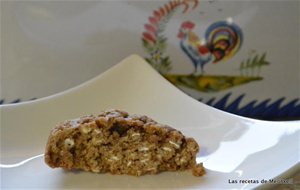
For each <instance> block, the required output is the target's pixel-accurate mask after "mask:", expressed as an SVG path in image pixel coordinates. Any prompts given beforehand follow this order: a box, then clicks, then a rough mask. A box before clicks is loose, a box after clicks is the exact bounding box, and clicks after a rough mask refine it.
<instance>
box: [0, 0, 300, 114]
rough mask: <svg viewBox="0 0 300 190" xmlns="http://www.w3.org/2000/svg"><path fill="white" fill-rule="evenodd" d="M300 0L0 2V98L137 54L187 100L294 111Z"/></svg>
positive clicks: (69, 81)
mask: <svg viewBox="0 0 300 190" xmlns="http://www.w3.org/2000/svg"><path fill="white" fill-rule="evenodd" d="M299 18H300V16H299V1H246V0H245V1H218V0H209V1H198V0H179V1H170V2H169V1H113V2H111V1H89V2H75V1H70V2H65V1H55V2H50V1H39V2H37V1H35V2H20V1H12V2H11V1H1V26H2V27H1V53H2V59H1V70H2V71H1V97H0V99H5V102H6V103H9V102H12V101H14V100H17V101H18V99H21V101H26V100H30V99H32V98H42V97H45V96H48V95H51V94H55V93H58V92H61V91H63V90H66V89H69V88H71V87H74V86H76V85H78V84H80V83H82V82H84V81H86V80H88V79H91V78H93V77H95V76H97V75H98V74H100V73H102V72H104V71H106V70H107V69H109V68H110V67H112V66H113V65H115V64H116V63H118V62H119V61H120V60H122V59H123V58H124V57H126V56H128V55H130V54H132V53H135V54H139V55H141V56H142V57H143V58H145V59H146V60H147V61H148V62H149V64H150V65H152V66H153V67H154V68H155V69H156V70H157V71H159V72H160V73H161V75H162V76H164V77H165V78H166V79H168V80H169V81H171V82H172V83H173V84H174V85H175V86H177V87H178V88H180V89H182V90H183V91H184V92H186V93H187V94H189V95H191V96H192V97H194V98H195V99H198V100H201V101H202V102H205V103H207V104H209V105H212V106H214V107H216V108H219V109H223V110H226V111H228V112H231V113H236V114H240V115H246V116H250V117H251V116H253V117H262V118H276V117H281V118H284V117H286V118H289V117H300V110H299V108H300V106H299V97H300V94H299V92H300V89H299V71H300V69H299V63H300V62H299V39H300V37H299V27H298V26H299Z"/></svg>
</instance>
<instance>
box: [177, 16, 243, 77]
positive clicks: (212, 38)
mask: <svg viewBox="0 0 300 190" xmlns="http://www.w3.org/2000/svg"><path fill="white" fill-rule="evenodd" d="M194 27H195V24H194V23H193V22H191V21H185V22H183V23H182V24H181V28H180V30H179V33H178V36H177V37H178V38H179V39H180V47H181V49H182V50H183V51H184V53H185V54H186V55H187V56H188V57H189V58H190V60H191V61H192V63H193V65H194V72H193V73H192V74H194V75H195V74H197V71H198V68H199V67H200V69H201V74H203V73H204V66H205V65H206V64H207V63H210V62H212V63H217V62H220V61H222V60H226V59H229V58H231V57H232V56H234V55H235V54H236V52H237V51H238V50H239V49H240V47H241V45H242V41H243V33H242V30H241V29H240V27H239V26H238V25H236V24H234V23H233V22H232V19H231V18H229V19H227V21H219V22H215V23H213V24H212V25H210V26H209V27H208V29H207V30H206V32H205V38H204V39H202V40H199V38H198V36H197V35H196V34H195V33H194V32H193V29H194Z"/></svg>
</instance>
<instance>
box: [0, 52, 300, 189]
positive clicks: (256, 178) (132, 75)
mask: <svg viewBox="0 0 300 190" xmlns="http://www.w3.org/2000/svg"><path fill="white" fill-rule="evenodd" d="M111 108H118V109H123V110H126V111H128V112H130V113H138V114H145V115H148V116H150V117H152V118H153V119H155V120H157V121H158V122H161V123H165V124H168V125H171V126H173V127H175V128H176V129H178V130H180V131H182V132H183V133H184V134H185V135H186V136H190V137H193V138H195V140H196V141H197V142H198V143H199V144H200V147H201V150H200V152H199V154H198V155H197V162H203V164H204V167H205V168H206V171H207V174H206V175H205V176H203V177H194V176H193V175H192V174H191V172H190V171H185V172H164V173H161V174H159V175H146V176H142V177H133V176H126V175H123V176H120V175H111V174H93V173H89V172H70V171H64V170H62V169H51V168H49V167H48V166H47V165H46V164H45V163H44V161H43V152H44V148H45V145H46V142H47V138H48V135H49V134H50V130H51V128H53V127H54V126H55V124H57V123H58V122H61V121H64V120H66V119H71V118H76V117H79V116H82V115H87V114H97V113H99V112H100V111H102V110H105V109H111ZM0 112H1V114H0V116H1V118H0V119H1V123H0V124H1V126H0V129H1V154H0V155H1V165H0V169H1V189H11V188H12V189H25V188H28V189H34V188H36V189H89V188H94V189H103V188H106V189H124V188H125V189H249V188H254V187H261V185H263V184H264V183H262V180H266V181H267V185H274V184H272V183H271V184H270V182H269V180H273V181H274V180H285V182H286V183H291V182H292V181H290V178H289V176H290V175H291V174H293V172H295V171H297V170H299V169H300V168H299V154H298V153H299V135H300V123H299V122H266V121H259V120H253V119H247V118H244V117H239V116H235V115H232V114H228V113H226V112H223V111H220V110H217V109H214V108H211V107H209V106H207V105H205V104H203V103H200V102H198V101H196V100H194V99H193V98H191V97H189V96H187V95H186V94H184V93H183V92H181V91H180V90H178V89H177V88H176V87H174V86H173V85H172V84H170V83H169V82H168V81H167V80H165V79H164V78H163V77H162V76H161V75H159V74H158V73H157V72H156V71H155V70H154V69H153V68H151V66H149V64H148V63H146V62H145V61H144V60H143V59H142V58H141V57H138V56H135V55H133V56H130V57H128V58H127V59H125V60H123V61H122V62H121V63H119V64H117V65H116V66H114V67H112V68H111V69H109V70H108V71H106V72H104V73H103V74H101V75H99V76H97V77H96V78H93V79H92V80H90V81H88V82H86V83H83V84H81V85H79V86H77V87H74V88H72V89H69V90H67V91H64V92H61V93H58V94H55V95H52V96H48V97H45V98H40V99H38V100H34V101H31V102H24V103H19V104H12V105H2V106H0ZM240 180H246V181H240ZM251 180H252V181H251ZM277 183H279V182H278V181H277ZM280 183H283V182H282V181H281V182H280ZM262 187H265V186H262Z"/></svg>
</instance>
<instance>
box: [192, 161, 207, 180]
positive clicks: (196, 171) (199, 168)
mask: <svg viewBox="0 0 300 190" xmlns="http://www.w3.org/2000/svg"><path fill="white" fill-rule="evenodd" d="M192 173H193V175H194V176H197V177H198V176H203V175H204V174H205V170H204V167H203V163H200V164H196V165H195V166H194V167H193V168H192Z"/></svg>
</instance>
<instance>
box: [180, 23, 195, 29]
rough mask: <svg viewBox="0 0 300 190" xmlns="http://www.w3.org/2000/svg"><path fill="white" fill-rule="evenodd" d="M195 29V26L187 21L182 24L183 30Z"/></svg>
mask: <svg viewBox="0 0 300 190" xmlns="http://www.w3.org/2000/svg"><path fill="white" fill-rule="evenodd" d="M194 27H195V24H194V23H193V22H191V21H185V22H183V23H182V24H181V28H188V29H193V28H194Z"/></svg>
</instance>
